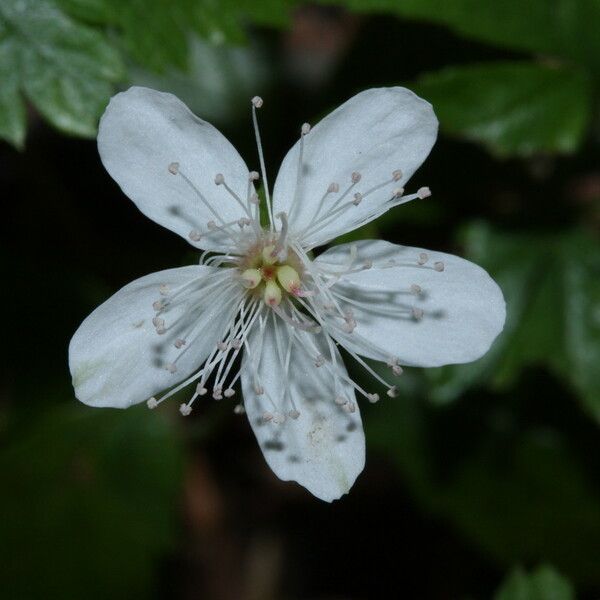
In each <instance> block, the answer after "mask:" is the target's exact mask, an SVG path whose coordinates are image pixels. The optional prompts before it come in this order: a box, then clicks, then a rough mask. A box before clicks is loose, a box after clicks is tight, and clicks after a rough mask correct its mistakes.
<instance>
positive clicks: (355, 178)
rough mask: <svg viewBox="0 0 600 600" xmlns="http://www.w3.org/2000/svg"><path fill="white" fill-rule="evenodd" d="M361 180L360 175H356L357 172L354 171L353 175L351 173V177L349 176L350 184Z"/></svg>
mask: <svg viewBox="0 0 600 600" xmlns="http://www.w3.org/2000/svg"><path fill="white" fill-rule="evenodd" d="M361 178H362V175H361V174H360V173H358V172H357V171H354V173H352V175H351V176H350V179H351V180H352V183H358V182H359V181H360V180H361Z"/></svg>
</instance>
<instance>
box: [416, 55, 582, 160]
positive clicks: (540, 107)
mask: <svg viewBox="0 0 600 600" xmlns="http://www.w3.org/2000/svg"><path fill="white" fill-rule="evenodd" d="M411 88H412V89H413V90H414V91H415V92H416V93H417V94H419V95H420V96H423V97H424V98H426V99H427V100H429V101H430V102H431V103H432V104H433V105H434V107H435V110H436V113H437V115H438V117H439V119H440V124H441V127H442V130H444V131H446V132H447V133H450V134H454V135H458V136H461V137H464V138H467V139H470V140H473V141H476V142H481V143H483V144H484V145H486V146H487V147H488V148H489V149H490V150H491V151H493V152H495V153H497V154H499V155H503V156H507V155H521V156H528V155H531V154H534V153H540V152H548V153H550V152H573V151H574V150H576V149H577V147H578V146H579V144H580V143H581V140H582V138H583V136H584V135H585V133H586V129H587V126H588V124H589V120H590V112H591V90H590V85H589V81H588V79H587V78H586V77H585V75H584V74H582V73H581V72H579V71H577V70H575V69H573V68H567V67H550V66H544V65H539V64H534V63H527V62H507V63H494V64H487V65H477V66H465V67H449V68H447V69H444V70H443V71H440V72H437V73H430V74H428V75H425V76H424V77H422V78H420V79H419V80H418V81H417V82H416V83H415V84H413V85H411Z"/></svg>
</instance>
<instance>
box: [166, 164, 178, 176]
mask: <svg viewBox="0 0 600 600" xmlns="http://www.w3.org/2000/svg"><path fill="white" fill-rule="evenodd" d="M168 168H169V173H171V175H177V173H179V163H178V162H172V163H171V164H170V165H169V167H168Z"/></svg>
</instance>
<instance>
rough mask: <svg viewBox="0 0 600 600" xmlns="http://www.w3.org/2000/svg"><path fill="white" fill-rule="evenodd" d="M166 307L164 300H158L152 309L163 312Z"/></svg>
mask: <svg viewBox="0 0 600 600" xmlns="http://www.w3.org/2000/svg"><path fill="white" fill-rule="evenodd" d="M164 307H165V303H164V301H163V300H157V301H156V302H153V303H152V308H153V309H154V310H155V311H156V312H158V311H159V310H162V309H163V308H164Z"/></svg>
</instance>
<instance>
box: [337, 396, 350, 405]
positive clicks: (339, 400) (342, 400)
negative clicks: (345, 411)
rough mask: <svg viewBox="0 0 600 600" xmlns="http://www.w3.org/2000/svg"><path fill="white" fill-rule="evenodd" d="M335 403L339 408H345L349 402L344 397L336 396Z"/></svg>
mask: <svg viewBox="0 0 600 600" xmlns="http://www.w3.org/2000/svg"><path fill="white" fill-rule="evenodd" d="M335 403H336V404H337V405H338V406H344V404H347V403H348V400H346V398H343V397H342V396H336V397H335Z"/></svg>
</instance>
